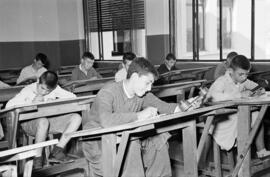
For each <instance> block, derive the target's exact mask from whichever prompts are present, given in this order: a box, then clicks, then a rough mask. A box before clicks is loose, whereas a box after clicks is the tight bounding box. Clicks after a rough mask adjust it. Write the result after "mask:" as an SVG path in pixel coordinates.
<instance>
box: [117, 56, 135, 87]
mask: <svg viewBox="0 0 270 177" xmlns="http://www.w3.org/2000/svg"><path fill="white" fill-rule="evenodd" d="M135 58H136V55H135V54H134V53H132V52H127V53H125V54H124V55H123V63H122V66H123V67H122V68H121V69H120V70H119V71H117V72H116V74H115V81H116V82H119V81H122V80H124V79H126V78H127V70H128V67H129V65H130V64H131V62H132V61H133V59H135Z"/></svg>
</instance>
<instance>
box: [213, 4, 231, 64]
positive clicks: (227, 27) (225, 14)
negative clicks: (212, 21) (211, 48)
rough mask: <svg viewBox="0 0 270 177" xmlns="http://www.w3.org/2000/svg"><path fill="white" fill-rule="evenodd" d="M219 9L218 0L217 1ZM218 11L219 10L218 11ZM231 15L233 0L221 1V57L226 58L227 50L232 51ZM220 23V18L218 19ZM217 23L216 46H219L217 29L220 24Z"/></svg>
mask: <svg viewBox="0 0 270 177" xmlns="http://www.w3.org/2000/svg"><path fill="white" fill-rule="evenodd" d="M218 9H219V1H218ZM218 13H219V12H218ZM232 17H233V0H223V1H222V20H221V23H222V49H223V54H222V59H226V56H227V54H228V52H230V51H232V50H233V49H232V34H233V33H232V29H233V28H232ZM219 23H220V20H219ZM219 23H218V39H217V41H218V42H217V46H218V48H219V47H220V42H219V40H220V39H219V35H220V34H219V31H220V28H219V27H220V26H219V25H220V24H219Z"/></svg>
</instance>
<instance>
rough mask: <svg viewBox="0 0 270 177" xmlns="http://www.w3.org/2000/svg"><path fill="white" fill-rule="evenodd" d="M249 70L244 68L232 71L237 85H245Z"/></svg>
mask: <svg viewBox="0 0 270 177" xmlns="http://www.w3.org/2000/svg"><path fill="white" fill-rule="evenodd" d="M248 73H249V70H245V69H242V68H236V69H232V72H231V77H232V79H233V80H234V81H235V82H236V83H243V82H245V81H246V80H247V76H248Z"/></svg>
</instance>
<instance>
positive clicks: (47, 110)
mask: <svg viewBox="0 0 270 177" xmlns="http://www.w3.org/2000/svg"><path fill="white" fill-rule="evenodd" d="M200 83H201V82H200V81H198V83H189V84H191V85H189V84H186V85H182V86H183V87H185V88H190V87H191V86H197V84H198V85H200ZM178 84H180V85H181V83H177V84H174V85H171V87H172V88H173V86H175V88H178V89H179V88H181V86H179V85H178ZM192 84H194V85H192ZM171 87H170V86H166V85H165V86H159V87H154V88H153V91H154V92H155V89H156V90H157V92H158V91H160V90H162V89H166V88H168V89H171ZM183 87H182V89H183ZM179 90H181V89H179ZM161 93H162V92H161ZM170 93H171V92H170ZM179 93H183V91H181V92H179ZM161 95H162V94H161ZM93 99H94V96H85V97H78V98H76V99H67V100H56V101H52V102H47V103H41V104H37V105H23V106H17V107H12V108H9V109H4V110H1V111H0V115H1V117H5V115H7V113H8V114H10V113H11V114H12V115H13V119H11V121H10V122H9V126H10V130H13V132H10V134H9V135H8V137H9V138H10V140H11V141H10V142H11V143H10V147H15V135H16V130H17V123H18V121H25V120H29V119H34V118H39V117H45V116H52V115H58V114H64V113H70V112H82V115H83V119H85V118H87V114H88V111H89V108H90V104H91V102H92V101H93ZM269 103H270V99H269V97H265V98H261V99H256V100H254V99H250V100H238V101H234V102H226V103H222V104H219V105H214V106H209V107H204V108H201V109H197V110H193V111H190V112H185V113H176V114H172V115H166V116H161V117H159V118H156V119H150V120H147V121H141V122H135V123H132V124H128V125H122V126H117V127H111V128H104V129H99V130H84V131H79V132H76V133H74V134H70V135H67V136H71V137H79V136H87V137H96V136H99V137H100V136H102V138H103V137H104V138H105V139H107V138H113V137H114V138H115V137H116V136H117V135H122V139H123V137H124V139H123V140H122V141H121V143H122V144H121V143H120V146H119V147H121V148H119V150H120V151H118V152H117V153H116V151H115V149H114V150H112V149H110V148H109V149H106V151H113V152H114V153H111V152H104V153H106V154H112V155H113V154H115V156H112V157H111V158H112V159H111V160H109V161H108V160H107V161H106V164H104V168H105V169H106V174H108V175H107V176H110V175H111V174H113V173H114V174H116V176H118V174H119V173H120V171H119V169H121V168H120V167H121V165H122V164H123V161H122V160H123V151H125V148H126V145H127V142H128V141H130V140H132V139H133V138H132V135H133V134H134V133H135V132H136V134H137V133H140V132H143V131H146V130H147V131H148V130H151V131H154V132H155V133H162V132H167V131H171V130H176V129H181V130H182V131H183V142H184V154H185V156H186V157H184V165H185V167H184V169H185V173H186V175H187V176H197V175H198V173H197V172H198V169H197V159H198V156H200V153H201V152H202V150H201V149H202V147H203V144H204V143H203V142H200V143H199V145H198V146H197V143H196V139H197V137H196V119H197V117H198V116H203V114H206V113H207V114H206V115H207V116H209V115H214V114H216V113H215V112H211V111H215V110H218V109H221V108H228V107H232V106H238V109H239V114H240V116H239V124H238V125H239V127H238V129H239V130H238V150H239V152H241V153H239V154H240V156H239V159H240V160H239V162H241V163H239V164H240V165H239V164H238V166H237V168H240V167H241V165H242V163H243V164H244V166H243V169H245V170H244V173H246V175H244V176H251V175H250V169H249V166H250V158H247V157H248V156H250V155H249V153H250V152H249V147H250V144H251V142H252V140H253V138H254V133H251V132H250V128H249V125H250V122H249V119H246V118H247V117H248V115H249V111H250V106H252V105H265V106H263V109H261V114H260V118H259V119H257V120H259V122H258V123H257V124H256V123H255V125H259V124H260V121H261V119H262V115H264V113H265V110H266V107H267V106H268V104H269ZM207 120H208V119H207ZM209 120H211V119H209ZM208 124H210V123H208ZM205 129H207V127H205ZM252 131H253V132H254V131H256V128H255V129H254V128H253V129H252ZM204 132H207V131H206V130H205V131H204ZM107 135H110V136H107ZM111 135H113V136H111ZM130 137H131V138H130ZM187 137H188V138H187ZM201 139H202V140H203V138H201ZM109 142H116V141H115V139H111V140H110V141H109ZM246 142H250V143H248V144H247V143H246ZM103 147H115V145H114V146H108V145H107V146H103ZM104 150H105V149H104ZM121 154H122V155H121ZM194 159H196V160H194ZM112 162H117V163H112ZM104 163H105V162H104ZM114 165H115V166H114ZM119 165H120V167H119ZM116 167H117V168H116ZM115 169H118V171H115ZM248 169H249V170H248ZM238 170H239V169H237V170H236V172H235V173H236V174H237V172H238ZM112 172H113V173H112ZM248 173H249V174H248Z"/></svg>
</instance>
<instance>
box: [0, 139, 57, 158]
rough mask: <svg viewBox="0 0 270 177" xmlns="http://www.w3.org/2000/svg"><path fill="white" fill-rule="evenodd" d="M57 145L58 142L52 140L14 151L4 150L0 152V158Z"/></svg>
mask: <svg viewBox="0 0 270 177" xmlns="http://www.w3.org/2000/svg"><path fill="white" fill-rule="evenodd" d="M57 143H58V140H57V139H54V140H50V141H44V142H41V143H36V144H31V145H28V146H23V147H18V148H15V149H9V150H5V151H1V152H0V157H5V156H9V155H14V154H18V153H21V152H26V151H30V150H33V149H37V148H41V147H45V146H50V145H54V144H57Z"/></svg>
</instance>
